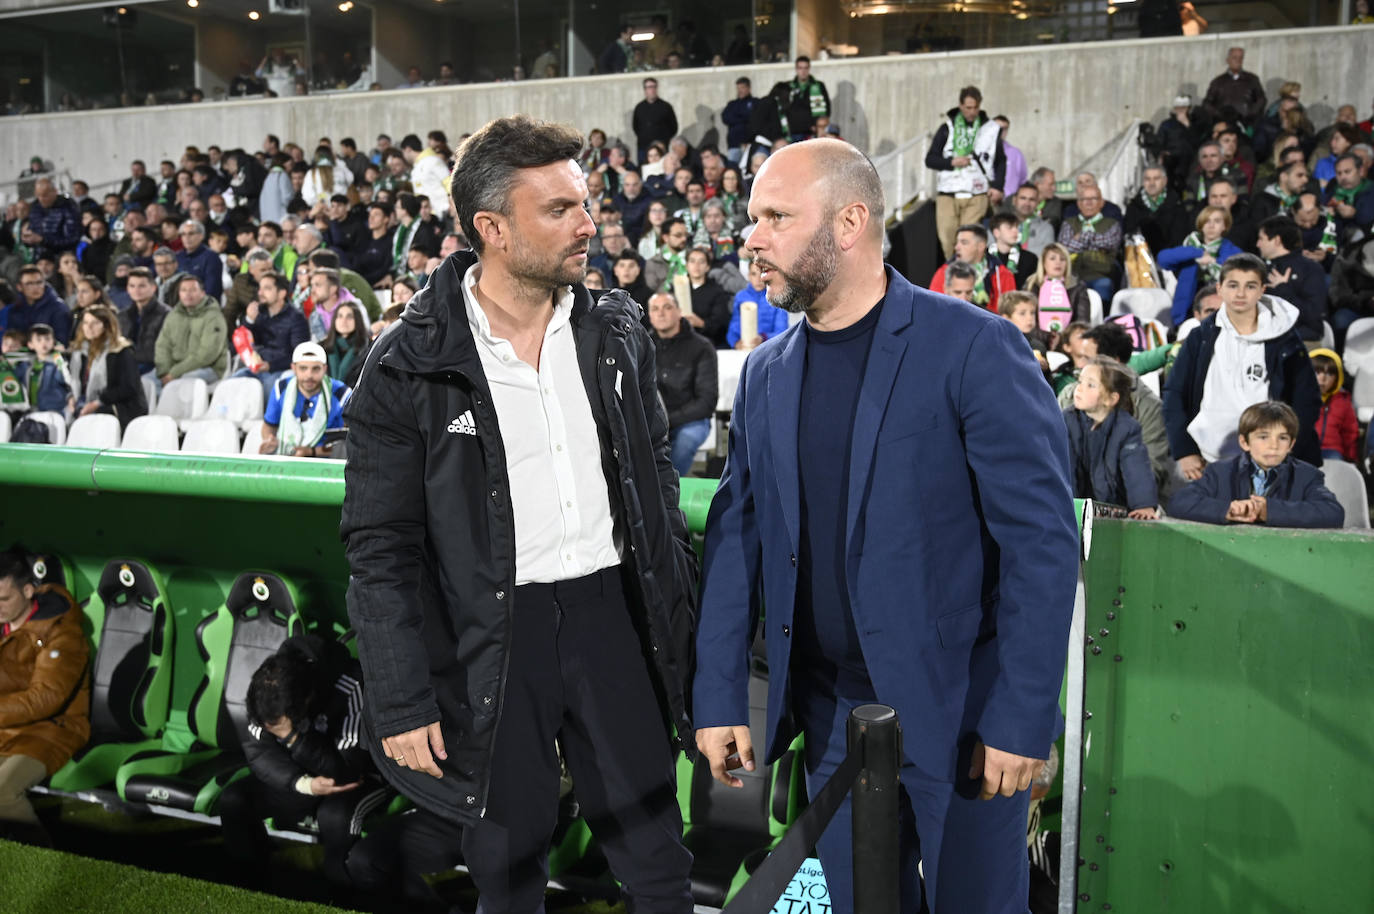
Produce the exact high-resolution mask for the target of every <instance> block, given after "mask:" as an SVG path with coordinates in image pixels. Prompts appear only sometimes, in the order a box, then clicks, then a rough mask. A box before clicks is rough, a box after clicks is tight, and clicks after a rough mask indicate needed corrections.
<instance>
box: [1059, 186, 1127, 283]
mask: <svg viewBox="0 0 1374 914" xmlns="http://www.w3.org/2000/svg"><path fill="white" fill-rule="evenodd" d="M1059 243H1060V244H1062V245H1064V247H1066V248H1068V250H1069V254H1070V255H1071V256H1072V257H1073V271H1074V273H1075V274H1077V275H1078V277H1079V278H1080V279H1082V280H1083V282H1084V283H1086V284H1087V286H1088V288H1090V289H1095V290H1096V291H1097V294H1098V295H1101V296H1102V301H1103V303H1104V304H1107V303H1110V302H1111V300H1112V295H1114V294H1115V293H1116V277H1117V276H1118V275H1119V271H1120V263H1121V223H1120V222H1118V221H1117V220H1116V219H1113V218H1112V217H1111V216H1108V215H1107V214H1105V213H1104V212H1102V190H1101V188H1099V187H1098V186H1097V185H1096V184H1093V185H1086V186H1085V185H1080V186H1079V189H1078V214H1077V215H1076V216H1071V217H1069V218H1066V219H1065V220H1064V224H1063V225H1061V226H1060V227H1059Z"/></svg>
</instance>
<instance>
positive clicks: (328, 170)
mask: <svg viewBox="0 0 1374 914" xmlns="http://www.w3.org/2000/svg"><path fill="white" fill-rule="evenodd" d="M312 161H313V162H314V164H313V165H311V166H310V169H309V171H307V172H306V175H305V180H304V181H303V182H302V183H301V186H300V192H301V199H302V200H304V201H305V205H306V206H308V207H310V208H311V209H314V208H315V207H316V206H317V205H319V204H321V203H325V202H327V201H328V200H329V198H330V197H332V196H334V195H335V194H346V193H348V186H349V185H350V184H352V183H353V181H352V174H351V173H350V172H349V170H348V168H347V167H345V166H343V165H341V164H339V163H337V162H335V161H334V152H333V150H331V149H330V148H329V147H328V146H320V147H318V148H317V149H316V150H315V155H314V157H313V159H312Z"/></svg>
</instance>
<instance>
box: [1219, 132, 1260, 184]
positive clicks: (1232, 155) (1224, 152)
mask: <svg viewBox="0 0 1374 914" xmlns="http://www.w3.org/2000/svg"><path fill="white" fill-rule="evenodd" d="M1216 140H1217V145H1218V146H1220V147H1221V164H1222V167H1223V168H1232V169H1235V170H1236V171H1238V172H1240V174H1241V176H1242V177H1243V178H1244V180H1245V185H1244V187H1245V192H1246V193H1249V192H1250V191H1251V190H1252V189H1253V188H1254V186H1255V166H1254V163H1252V162H1250V161H1248V160H1246V159H1245V158H1244V157H1243V156H1241V155H1240V132H1239V131H1237V130H1236V128H1234V127H1230V126H1227V127H1225V128H1223V129H1222V130H1221V132H1219V133H1218V134H1217V137H1216Z"/></svg>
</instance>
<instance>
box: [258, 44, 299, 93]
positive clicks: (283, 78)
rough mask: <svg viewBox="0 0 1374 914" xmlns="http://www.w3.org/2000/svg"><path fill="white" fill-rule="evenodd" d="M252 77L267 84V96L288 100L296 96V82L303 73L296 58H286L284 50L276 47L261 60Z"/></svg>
mask: <svg viewBox="0 0 1374 914" xmlns="http://www.w3.org/2000/svg"><path fill="white" fill-rule="evenodd" d="M253 75H254V76H256V77H257V78H258V79H261V80H262V81H263V82H265V83H266V84H267V94H268V95H269V96H271V97H276V98H289V97H291V96H293V95H295V94H296V81H297V80H298V79H300V78H301V77H302V76H304V75H305V71H304V70H303V69H301V65H300V61H298V60H297V59H296V58H294V57H292V58H289V59H288V58H287V56H286V49H285V48H282V47H276V48H273V49H272V52H271V53H270V54H269V55H268V56H266V57H264V58H263V59H262V61H261V62H260V63H259V64H258V68H257V69H256V70H254V71H253Z"/></svg>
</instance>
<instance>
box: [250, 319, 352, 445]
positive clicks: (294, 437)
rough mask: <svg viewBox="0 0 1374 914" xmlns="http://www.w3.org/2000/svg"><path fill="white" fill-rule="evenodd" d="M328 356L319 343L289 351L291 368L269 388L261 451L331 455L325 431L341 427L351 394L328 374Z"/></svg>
mask: <svg viewBox="0 0 1374 914" xmlns="http://www.w3.org/2000/svg"><path fill="white" fill-rule="evenodd" d="M328 364H329V359H328V356H326V355H325V352H324V350H323V349H321V348H320V345H319V344H318V343H310V342H306V343H301V344H300V345H299V346H297V347H296V348H295V351H294V352H293V353H292V354H291V370H290V371H289V372H283V373H282V375H281V377H279V378H278V379H277V382H276V384H274V385H273V387H272V396H271V399H270V400H269V402H268V404H267V409H266V411H265V412H264V413H263V417H262V422H263V425H262V447H261V449H260V453H263V454H281V455H284V456H289V457H330V456H332V452H333V446H332V445H328V444H322V443H321V442H322V440H323V439H324V433H325V432H326V431H328V430H330V429H340V428H343V409H344V405H345V404H346V403H347V402H348V397H349V395H350V394H351V393H352V391H350V390H349V389H348V387H347V386H346V385H345V384H344V382H343V381H341V380H339V379H338V378H331V377H329V375H328V374H327V370H328V369H327V366H328Z"/></svg>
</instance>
